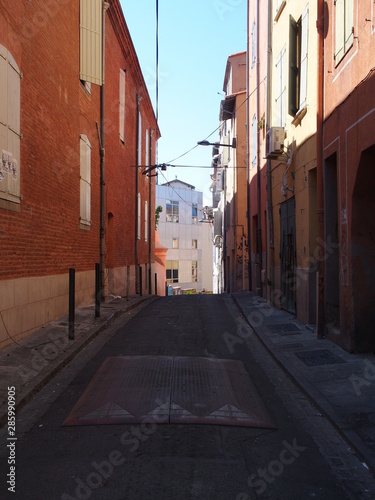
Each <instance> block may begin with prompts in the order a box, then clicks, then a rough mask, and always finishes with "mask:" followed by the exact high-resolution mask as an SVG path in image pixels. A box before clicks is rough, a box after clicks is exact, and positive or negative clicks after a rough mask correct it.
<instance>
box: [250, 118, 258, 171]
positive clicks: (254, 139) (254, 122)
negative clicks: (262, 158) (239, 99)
mask: <svg viewBox="0 0 375 500" xmlns="http://www.w3.org/2000/svg"><path fill="white" fill-rule="evenodd" d="M252 127H253V159H252V162H251V166H252V168H255V165H256V164H257V117H256V115H254V116H253V124H252Z"/></svg>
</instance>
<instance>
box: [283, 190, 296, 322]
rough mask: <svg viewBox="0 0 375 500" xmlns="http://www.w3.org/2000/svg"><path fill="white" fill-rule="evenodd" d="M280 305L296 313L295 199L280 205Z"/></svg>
mask: <svg viewBox="0 0 375 500" xmlns="http://www.w3.org/2000/svg"><path fill="white" fill-rule="evenodd" d="M280 269H281V292H282V298H281V307H282V308H283V309H286V310H287V311H288V312H290V313H292V314H295V313H296V216H295V199H294V198H291V199H290V200H287V201H284V203H281V205H280Z"/></svg>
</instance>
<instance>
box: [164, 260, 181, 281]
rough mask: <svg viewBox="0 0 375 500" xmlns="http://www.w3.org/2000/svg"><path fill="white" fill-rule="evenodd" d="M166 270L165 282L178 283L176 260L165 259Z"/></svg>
mask: <svg viewBox="0 0 375 500" xmlns="http://www.w3.org/2000/svg"><path fill="white" fill-rule="evenodd" d="M166 271H167V272H166V277H167V283H178V260H167V262H166Z"/></svg>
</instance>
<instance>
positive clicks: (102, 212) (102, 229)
mask: <svg viewBox="0 0 375 500" xmlns="http://www.w3.org/2000/svg"><path fill="white" fill-rule="evenodd" d="M108 7H109V3H107V2H103V15H102V85H101V87H100V138H101V140H100V142H101V144H100V146H101V148H100V238H99V239H100V243H99V247H100V248H99V253H100V290H101V300H102V301H104V300H105V273H104V268H105V147H104V140H105V85H104V81H105V12H106V10H107V9H108Z"/></svg>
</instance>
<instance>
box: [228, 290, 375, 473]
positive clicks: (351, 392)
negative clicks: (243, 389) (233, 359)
mask: <svg viewBox="0 0 375 500" xmlns="http://www.w3.org/2000/svg"><path fill="white" fill-rule="evenodd" d="M232 296H233V298H234V300H235V301H236V303H237V306H238V307H239V309H240V311H241V312H242V314H243V316H244V317H245V318H247V320H248V322H249V324H250V326H251V327H252V328H253V330H254V331H255V333H256V335H257V336H258V338H259V339H260V341H261V342H262V343H263V344H264V346H265V347H266V348H267V349H268V351H269V352H270V353H271V354H272V356H273V357H274V358H275V359H276V361H277V362H278V363H279V364H280V365H281V366H282V367H283V368H284V369H285V370H286V371H287V372H288V373H289V375H290V376H291V377H292V379H294V381H295V382H296V383H297V385H298V386H299V388H300V389H301V390H302V391H303V392H304V393H305V394H306V395H307V397H308V398H309V399H310V401H311V402H312V403H313V405H315V406H316V407H317V408H318V410H319V411H320V412H321V413H322V414H324V415H325V416H326V417H327V418H328V419H329V420H330V422H331V423H332V424H333V425H334V426H335V428H336V429H337V430H338V431H339V432H340V433H341V435H342V436H343V437H344V438H345V439H346V441H347V442H348V443H350V445H351V447H352V448H353V449H354V450H355V451H356V453H357V454H358V455H359V456H360V458H361V460H362V461H363V463H364V464H365V466H367V467H368V468H369V469H370V470H371V471H372V472H373V473H374V472H375V356H374V355H371V354H370V355H359V354H349V353H348V352H346V351H344V350H343V349H341V348H340V347H339V346H337V345H336V344H334V343H333V342H331V341H329V340H327V339H317V337H316V334H315V333H314V332H313V331H312V330H311V329H310V328H308V327H306V326H305V325H303V324H302V323H300V322H299V321H298V320H297V319H296V318H295V316H292V315H291V314H288V313H287V312H284V311H280V310H279V309H276V308H273V307H270V306H269V305H268V304H267V302H266V300H265V299H263V298H261V297H258V296H255V295H253V294H252V293H250V292H239V293H233V294H232Z"/></svg>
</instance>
